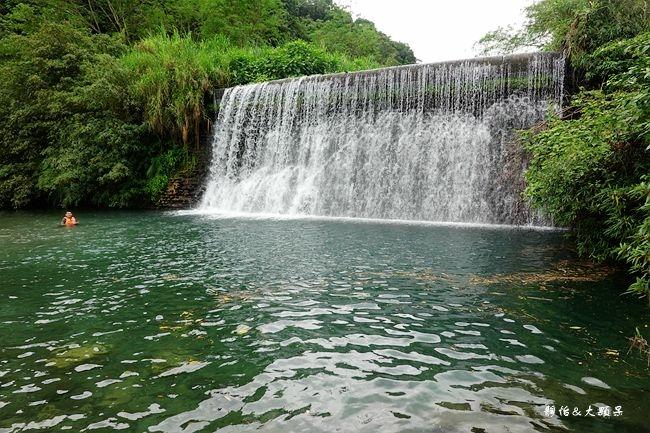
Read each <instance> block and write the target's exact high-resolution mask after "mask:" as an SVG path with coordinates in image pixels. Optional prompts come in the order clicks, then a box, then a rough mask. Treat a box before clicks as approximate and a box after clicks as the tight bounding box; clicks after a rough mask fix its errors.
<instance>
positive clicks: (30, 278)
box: [0, 212, 650, 433]
mask: <svg viewBox="0 0 650 433" xmlns="http://www.w3.org/2000/svg"><path fill="white" fill-rule="evenodd" d="M60 217H61V215H60V214H59V213H0V245H1V246H2V248H1V249H0V296H1V297H2V298H1V299H2V302H1V303H0V326H1V328H0V329H1V331H0V332H1V333H0V338H1V340H2V341H1V345H0V432H2V433H4V432H18V431H73V432H81V431H113V430H122V431H133V432H214V431H219V432H244V431H246V432H248V431H264V432H280V431H281V432H478V433H481V432H531V431H553V432H555V431H572V432H589V433H592V432H595V433H598V432H648V431H650V424H649V421H650V398H648V395H649V391H650V369H649V368H648V365H647V363H646V360H644V359H642V358H641V357H640V356H639V355H638V354H633V353H630V354H628V353H627V349H628V341H627V337H630V336H632V335H633V334H634V329H635V327H636V326H638V327H639V328H640V329H641V330H642V331H644V330H645V334H646V336H647V335H648V334H650V328H648V327H647V324H648V310H647V307H646V306H645V303H644V302H642V301H639V300H638V299H635V298H633V297H629V296H621V293H622V292H623V290H624V286H625V281H624V280H622V279H621V278H620V276H616V275H615V274H608V273H607V272H604V270H603V268H601V267H590V266H588V265H586V264H583V263H579V262H578V261H577V260H576V259H575V256H574V254H573V253H572V252H571V250H570V244H569V243H568V242H567V241H565V240H564V235H563V233H561V232H553V231H531V230H518V229H512V228H510V229H508V228H494V227H492V228H481V227H450V226H435V225H418V224H396V223H379V222H368V221H354V220H318V219H285V220H278V219H269V218H267V219H255V218H234V217H231V218H225V217H214V216H213V217H208V216H202V215H194V214H187V213H186V214H174V213H158V212H142V213H139V212H134V213H111V212H103V213H101V212H95V213H81V214H80V215H78V217H79V219H80V222H81V224H80V225H79V226H78V227H74V228H62V227H57V224H58V221H59V219H60ZM617 352H618V355H617V354H616V353H617ZM551 405H552V406H554V407H555V408H556V413H555V415H554V416H550V413H549V409H550V406H551ZM590 405H591V408H592V410H593V413H594V415H595V416H589V415H587V414H586V409H587V408H588V407H590ZM605 405H608V406H610V410H611V415H610V416H606V410H605V409H598V407H599V406H601V407H603V406H605ZM562 406H567V407H569V408H570V411H571V412H573V410H574V408H578V410H580V411H581V415H573V414H569V415H568V416H565V415H562V414H560V413H558V411H559V410H560V408H561V407H562ZM617 406H620V408H619V409H620V410H619V411H618V412H616V416H614V412H615V408H616V407H617ZM599 410H600V411H601V414H600V415H599V414H598V411H599Z"/></svg>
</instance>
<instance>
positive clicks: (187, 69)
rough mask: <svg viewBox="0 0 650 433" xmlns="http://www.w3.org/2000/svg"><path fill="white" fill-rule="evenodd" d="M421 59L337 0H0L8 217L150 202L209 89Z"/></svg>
mask: <svg viewBox="0 0 650 433" xmlns="http://www.w3.org/2000/svg"><path fill="white" fill-rule="evenodd" d="M415 61H416V59H415V57H414V55H413V52H412V51H411V49H410V48H409V47H408V46H406V45H405V44H402V43H399V42H396V41H393V40H391V39H390V38H389V37H388V36H386V35H385V34H383V33H381V32H379V31H378V30H377V29H376V28H375V26H374V24H373V23H371V22H370V21H367V20H362V19H356V20H355V19H353V18H352V16H351V15H350V13H348V12H347V11H345V10H343V9H341V8H340V7H338V6H336V5H335V4H334V3H333V1H332V0H247V1H239V0H4V1H2V2H0V209H1V208H26V207H45V206H57V207H63V206H72V205H86V206H97V207H134V206H149V205H150V204H151V203H154V202H155V201H156V200H157V198H158V197H159V196H160V194H161V193H162V192H163V191H164V190H165V188H166V186H167V183H168V180H169V178H170V177H171V176H174V175H175V174H178V173H179V172H183V171H189V170H192V169H193V167H194V165H195V164H196V159H197V146H198V142H199V138H200V134H201V131H202V130H203V129H204V128H205V127H206V125H207V124H208V122H209V120H210V119H211V113H210V110H211V103H210V98H209V91H211V90H212V89H215V88H219V87H228V86H231V85H234V84H244V83H249V82H254V81H263V80H269V79H277V78H284V77H290V76H299V75H308V74H317V73H327V72H338V71H352V70H359V69H368V68H373V67H379V66H392V65H398V64H403V63H414V62H415ZM206 101H207V102H206Z"/></svg>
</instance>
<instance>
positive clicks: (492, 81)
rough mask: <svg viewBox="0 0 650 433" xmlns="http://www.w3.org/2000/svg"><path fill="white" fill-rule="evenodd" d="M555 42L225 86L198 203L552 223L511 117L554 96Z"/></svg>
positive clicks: (525, 118)
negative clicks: (539, 201)
mask: <svg viewBox="0 0 650 433" xmlns="http://www.w3.org/2000/svg"><path fill="white" fill-rule="evenodd" d="M563 80H564V59H563V58H562V56H560V55H558V54H554V53H545V54H532V55H530V54H529V55H518V56H509V57H494V58H486V59H473V60H465V61H459V62H452V63H439V64H429V65H411V66H403V67H396V68H387V69H378V70H372V71H365V72H359V73H349V74H347V73H346V74H335V75H322V76H310V77H302V78H296V79H288V80H281V81H274V82H268V83H260V84H251V85H247V86H239V87H234V88H231V89H227V90H226V92H225V94H224V96H223V99H222V101H221V105H220V111H219V116H218V119H217V126H216V128H215V134H214V142H213V159H212V166H211V171H210V174H209V179H208V184H207V187H206V192H205V195H204V197H203V200H202V203H201V205H200V206H201V208H202V209H204V210H215V211H219V212H250V213H278V214H302V215H322V216H344V217H366V218H386V219H407V220H428V221H454V222H468V223H494V224H548V222H547V221H545V220H544V219H543V218H542V217H541V216H539V215H537V214H535V213H534V212H531V211H530V209H529V208H528V207H527V206H526V204H525V201H524V200H523V198H522V191H523V188H524V178H523V173H524V170H525V167H526V164H527V157H526V154H525V152H524V151H523V149H522V146H521V144H520V143H518V140H517V133H516V131H517V130H518V129H524V128H529V127H531V126H533V125H534V124H535V123H537V122H539V121H541V120H542V119H543V118H544V116H546V114H547V113H548V111H549V110H557V109H558V108H559V106H560V103H561V100H562V89H563Z"/></svg>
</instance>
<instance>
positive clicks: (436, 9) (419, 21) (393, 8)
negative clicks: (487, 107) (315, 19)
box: [335, 0, 534, 63]
mask: <svg viewBox="0 0 650 433" xmlns="http://www.w3.org/2000/svg"><path fill="white" fill-rule="evenodd" d="M335 3H337V4H339V5H341V6H346V7H348V10H350V11H351V12H352V14H353V16H354V17H355V18H356V17H363V18H366V19H369V20H370V21H373V22H374V23H375V25H376V26H377V29H378V30H380V31H382V32H384V33H386V34H387V35H389V36H390V37H391V38H392V39H394V40H398V41H401V42H406V43H407V44H409V45H410V46H411V48H412V49H413V51H414V52H415V57H417V58H418V59H419V60H421V61H422V62H424V63H429V62H438V61H442V60H458V59H464V58H469V57H475V56H476V55H477V52H476V50H475V49H474V44H475V43H476V42H477V41H478V40H479V39H480V38H481V37H482V36H483V35H484V34H485V33H487V32H489V31H490V30H494V29H496V28H497V27H499V26H507V25H509V24H520V23H522V22H523V20H524V15H523V9H524V8H525V7H526V6H528V5H530V4H531V3H534V0H335Z"/></svg>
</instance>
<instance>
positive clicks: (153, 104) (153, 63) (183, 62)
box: [122, 32, 231, 144]
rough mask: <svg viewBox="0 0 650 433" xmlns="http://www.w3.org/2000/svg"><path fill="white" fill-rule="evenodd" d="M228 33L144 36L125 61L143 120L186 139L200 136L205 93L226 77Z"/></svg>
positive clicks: (131, 89)
mask: <svg viewBox="0 0 650 433" xmlns="http://www.w3.org/2000/svg"><path fill="white" fill-rule="evenodd" d="M230 49H231V46H230V44H229V43H228V41H227V40H226V39H225V38H222V37H216V38H214V39H211V40H209V41H205V42H197V41H195V40H193V39H192V37H191V35H188V36H181V35H180V34H179V33H178V32H174V33H173V34H171V35H168V34H166V33H163V32H161V33H159V34H157V35H154V36H150V37H148V38H145V39H143V40H142V41H141V42H139V43H138V44H136V45H135V47H134V48H133V49H132V50H131V51H130V52H129V53H128V54H126V55H125V56H124V57H123V58H122V61H123V62H124V64H125V66H126V67H127V69H128V70H129V71H130V75H131V77H132V79H131V85H130V89H129V91H130V93H131V95H132V97H133V98H134V99H135V102H136V105H138V106H140V107H142V110H143V117H144V120H145V121H146V122H147V123H148V124H149V126H150V127H151V128H152V129H153V130H154V131H156V132H157V133H159V134H160V135H164V134H168V133H171V135H172V136H173V137H175V138H180V139H181V140H182V142H183V143H184V144H188V143H189V141H190V139H191V138H194V139H195V140H198V139H199V128H200V124H201V121H202V120H203V113H204V107H203V100H204V95H205V93H206V92H207V91H208V90H210V89H212V88H213V87H215V86H219V85H220V84H223V83H226V82H227V77H226V76H225V71H226V64H227V61H226V60H227V54H228V51H229V50H230Z"/></svg>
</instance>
